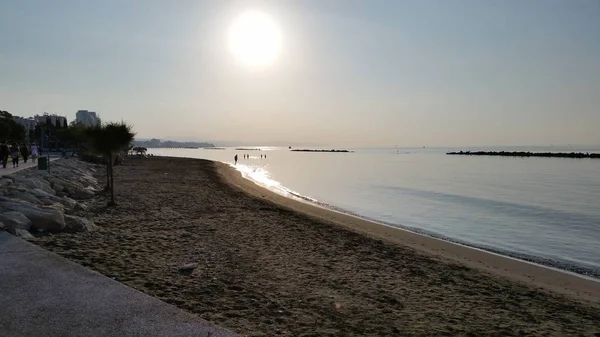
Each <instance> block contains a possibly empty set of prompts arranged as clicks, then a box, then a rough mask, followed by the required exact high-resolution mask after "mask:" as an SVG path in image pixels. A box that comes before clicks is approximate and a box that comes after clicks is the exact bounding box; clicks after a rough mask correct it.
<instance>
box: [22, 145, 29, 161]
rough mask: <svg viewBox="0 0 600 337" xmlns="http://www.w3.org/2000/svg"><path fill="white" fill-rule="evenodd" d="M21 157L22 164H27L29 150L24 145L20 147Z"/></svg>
mask: <svg viewBox="0 0 600 337" xmlns="http://www.w3.org/2000/svg"><path fill="white" fill-rule="evenodd" d="M21 157H23V162H24V163H27V158H28V157H29V149H28V148H27V146H25V145H24V144H22V145H21Z"/></svg>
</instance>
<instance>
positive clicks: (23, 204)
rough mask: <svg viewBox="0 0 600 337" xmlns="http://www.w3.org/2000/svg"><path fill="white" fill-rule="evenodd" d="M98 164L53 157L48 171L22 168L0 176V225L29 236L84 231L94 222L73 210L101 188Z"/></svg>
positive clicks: (2, 227)
mask: <svg viewBox="0 0 600 337" xmlns="http://www.w3.org/2000/svg"><path fill="white" fill-rule="evenodd" d="M98 168H99V166H98V165H95V164H89V163H86V162H83V161H81V160H77V159H68V160H67V159H60V160H57V161H53V162H52V163H51V165H50V172H47V171H39V170H37V169H35V168H30V169H25V170H23V171H19V172H17V173H14V174H12V175H3V176H2V177H0V229H4V230H7V231H9V232H10V233H12V234H14V235H17V236H20V237H23V238H31V237H33V235H34V234H38V233H53V232H61V231H63V232H87V231H92V230H95V229H96V228H97V227H96V225H95V224H94V223H93V222H92V221H90V220H88V219H86V218H83V217H79V216H77V215H75V214H77V213H78V212H77V211H81V210H85V209H86V208H87V206H86V204H85V202H86V201H87V200H90V199H92V198H94V196H95V195H96V193H97V192H98V191H100V190H101V187H100V185H99V184H98V180H97V179H96V178H95V177H94V176H93V174H94V173H95V172H96V170H97V169H98Z"/></svg>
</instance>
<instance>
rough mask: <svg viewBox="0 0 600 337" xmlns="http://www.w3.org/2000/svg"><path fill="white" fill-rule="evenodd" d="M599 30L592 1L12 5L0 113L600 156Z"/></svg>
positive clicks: (223, 133)
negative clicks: (563, 149)
mask: <svg viewBox="0 0 600 337" xmlns="http://www.w3.org/2000/svg"><path fill="white" fill-rule="evenodd" d="M256 13H258V14H256ZM599 16H600V3H599V2H597V1H593V0H582V1H577V2H565V1H558V0H551V1H541V0H539V1H533V0H532V1H526V2H522V1H504V2H480V1H472V0H464V1H458V2H452V3H449V2H445V1H433V0H427V1H398V2H385V1H372V2H364V1H354V0H348V1H335V0H332V1H327V2H322V1H303V2H292V1H289V2H284V1H259V0H257V1H231V2H217V1H179V2H177V3H175V4H169V5H167V4H165V3H164V2H161V1H150V0H149V1H146V2H144V3H143V4H142V3H125V4H124V3H122V2H120V1H89V2H79V1H72V0H60V1H57V2H53V3H48V2H45V1H35V0H28V1H19V2H6V3H2V4H0V19H1V20H0V28H1V29H0V42H1V43H2V45H3V46H4V47H3V51H2V52H1V53H0V75H1V76H2V79H3V81H1V82H0V102H2V103H1V104H2V106H0V109H2V110H7V111H9V112H11V113H12V114H14V115H18V116H21V115H29V114H31V115H33V114H35V113H40V111H49V112H57V113H61V114H66V116H67V118H68V119H69V120H74V119H75V116H74V114H75V112H76V111H77V110H80V109H81V108H87V109H92V110H93V111H97V112H99V113H100V114H101V115H102V117H103V120H106V121H120V120H124V121H125V122H128V123H131V124H133V125H134V127H135V130H136V132H137V133H138V135H139V137H141V138H153V137H154V138H167V137H173V136H176V137H177V138H179V139H194V140H206V141H211V142H215V143H219V142H227V141H236V140H237V141H240V142H244V143H245V144H252V143H254V144H261V145H270V144H273V143H281V144H284V143H286V142H289V143H294V144H302V143H307V144H323V145H334V146H348V147H353V146H395V145H399V146H417V147H419V146H492V145H498V146H502V145H506V146H514V145H532V146H535V145H550V144H581V145H599V144H600V135H599V134H598V133H597V132H596V130H595V127H594V126H595V125H598V124H599V123H600V113H598V107H599V106H600V96H599V95H597V93H598V92H600V64H599V63H598V62H597V60H598V59H600V41H599V39H598V32H599V31H600V20H597V18H598V17H599ZM240 18H241V19H240ZM253 20H254V21H253ZM240 22H242V25H241V26H240ZM244 24H246V25H248V24H250V27H251V28H256V29H255V30H256V31H257V32H258V34H261V36H262V37H264V38H261V39H258V40H254V41H253V44H250V45H248V44H247V43H245V42H246V41H247V40H248V39H250V40H251V39H252V38H253V36H251V35H247V31H248V29H239V28H240V27H242V28H244V26H243V25H244ZM15 27H19V29H16V28H15ZM232 32H234V33H232ZM232 34H233V35H232ZM232 40H233V41H237V42H235V43H234V44H233V45H232ZM255 45H260V46H261V47H260V48H262V49H258V50H256V48H254V47H255ZM259 65H260V66H259ZM174 140H175V139H174Z"/></svg>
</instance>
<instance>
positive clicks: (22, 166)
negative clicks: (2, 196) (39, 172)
mask: <svg viewBox="0 0 600 337" xmlns="http://www.w3.org/2000/svg"><path fill="white" fill-rule="evenodd" d="M58 159H60V157H50V169H52V162H53V161H55V160H58ZM35 166H37V162H35V164H34V163H33V162H32V161H31V159H29V160H28V161H27V163H23V162H22V161H19V167H14V168H13V166H12V162H9V163H8V164H6V168H2V165H0V175H8V174H12V173H15V172H19V171H21V170H24V169H27V168H30V167H35Z"/></svg>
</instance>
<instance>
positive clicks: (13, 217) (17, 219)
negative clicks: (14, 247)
mask: <svg viewBox="0 0 600 337" xmlns="http://www.w3.org/2000/svg"><path fill="white" fill-rule="evenodd" d="M0 221H1V222H2V223H4V226H5V227H6V228H7V229H23V230H26V231H28V230H29V229H30V228H31V220H29V219H27V217H26V216H25V215H23V213H21V212H15V211H10V212H4V213H0Z"/></svg>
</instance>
